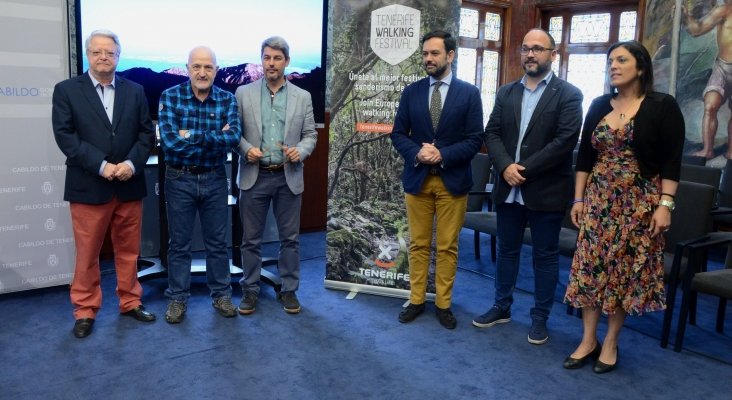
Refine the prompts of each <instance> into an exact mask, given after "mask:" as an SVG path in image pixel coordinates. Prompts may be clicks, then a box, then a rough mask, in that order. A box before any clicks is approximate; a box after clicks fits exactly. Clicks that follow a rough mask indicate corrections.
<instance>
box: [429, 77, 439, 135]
mask: <svg viewBox="0 0 732 400" xmlns="http://www.w3.org/2000/svg"><path fill="white" fill-rule="evenodd" d="M440 85H442V81H437V82H435V84H434V89H432V97H431V98H430V116H431V117H432V129H433V130H434V131H435V132H437V124H438V123H439V122H440V113H442V95H441V94H440Z"/></svg>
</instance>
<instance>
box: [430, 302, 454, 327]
mask: <svg viewBox="0 0 732 400" xmlns="http://www.w3.org/2000/svg"><path fill="white" fill-rule="evenodd" d="M435 308H436V310H435V314H437V319H439V320H440V325H442V326H444V327H445V328H447V329H455V327H456V326H457V319H455V316H454V315H452V311H450V309H449V308H440V307H435Z"/></svg>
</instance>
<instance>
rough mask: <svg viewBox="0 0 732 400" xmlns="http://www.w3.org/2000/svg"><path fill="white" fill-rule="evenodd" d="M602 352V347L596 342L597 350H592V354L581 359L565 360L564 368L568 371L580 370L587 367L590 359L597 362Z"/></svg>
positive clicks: (568, 358)
mask: <svg viewBox="0 0 732 400" xmlns="http://www.w3.org/2000/svg"><path fill="white" fill-rule="evenodd" d="M601 351H602V345H601V344H600V342H599V341H598V342H596V344H595V348H594V349H592V351H591V352H589V353H587V354H586V355H585V356H584V357H581V358H572V357H567V358H565V359H564V363H563V364H562V365H563V366H564V368H566V369H579V368H582V367H584V366H585V363H586V362H587V360H589V359H594V360H596V359H597V357H600V352H601Z"/></svg>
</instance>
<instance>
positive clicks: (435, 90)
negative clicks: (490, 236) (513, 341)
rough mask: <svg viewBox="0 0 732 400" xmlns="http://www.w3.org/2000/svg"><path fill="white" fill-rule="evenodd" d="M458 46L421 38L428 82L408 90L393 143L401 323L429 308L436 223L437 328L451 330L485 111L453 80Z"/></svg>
mask: <svg viewBox="0 0 732 400" xmlns="http://www.w3.org/2000/svg"><path fill="white" fill-rule="evenodd" d="M456 49H457V41H456V40H455V38H454V37H453V36H452V35H451V34H449V33H447V32H443V31H434V32H430V33H427V34H426V35H424V37H423V38H422V61H423V63H424V68H425V70H426V71H427V75H429V77H427V78H424V79H422V80H419V81H417V82H415V83H413V84H411V85H409V86H407V88H406V89H404V92H403V93H402V96H401V100H400V101H399V108H398V109H397V114H396V118H395V120H394V128H393V130H392V133H391V141H392V144H393V145H394V148H395V149H396V150H397V151H398V152H399V154H401V156H402V157H404V172H403V174H402V182H403V185H404V192H405V202H406V207H407V219H408V223H409V236H410V244H409V281H410V288H411V290H410V297H409V305H407V307H405V308H403V309H402V311H401V312H400V313H399V322H402V323H406V322H410V321H413V320H414V319H415V318H416V317H417V316H419V315H420V314H422V313H423V312H424V309H425V304H424V303H425V294H426V290H427V274H428V272H429V265H430V252H431V247H432V230H433V225H434V222H436V223H437V261H436V267H435V288H436V296H435V306H436V313H437V317H438V319H439V321H440V323H441V324H442V325H443V326H444V327H445V328H448V329H454V328H455V326H456V325H457V320H456V319H455V316H454V315H453V314H452V311H451V310H450V303H451V299H452V286H453V282H454V281H455V273H456V271H457V254H458V235H459V234H460V229H461V228H462V225H463V221H464V219H465V210H466V207H467V194H468V191H469V190H470V188H471V186H472V174H471V171H470V161H471V160H472V159H473V157H474V156H475V154H476V153H477V152H478V151H479V150H480V147H481V144H482V143H481V142H482V136H483V132H482V131H483V109H482V104H481V101H480V92H479V91H478V88H476V87H475V86H473V85H471V84H469V83H467V82H464V81H461V80H459V79H457V78H455V77H454V76H453V73H452V66H451V65H452V62H453V60H454V58H455V51H456Z"/></svg>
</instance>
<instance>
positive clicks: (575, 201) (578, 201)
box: [572, 199, 585, 204]
mask: <svg viewBox="0 0 732 400" xmlns="http://www.w3.org/2000/svg"><path fill="white" fill-rule="evenodd" d="M584 201H585V199H574V200H572V204H577V203H584Z"/></svg>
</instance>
